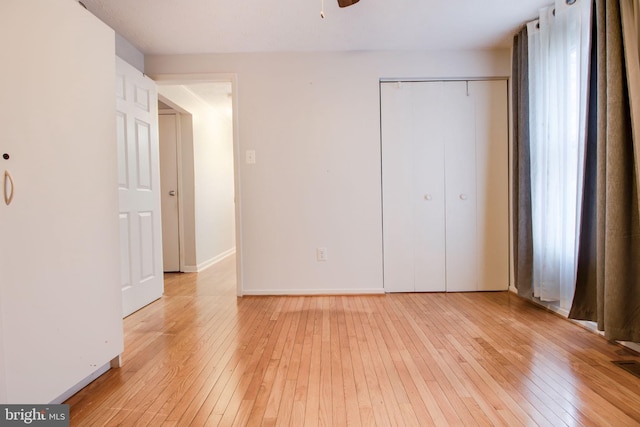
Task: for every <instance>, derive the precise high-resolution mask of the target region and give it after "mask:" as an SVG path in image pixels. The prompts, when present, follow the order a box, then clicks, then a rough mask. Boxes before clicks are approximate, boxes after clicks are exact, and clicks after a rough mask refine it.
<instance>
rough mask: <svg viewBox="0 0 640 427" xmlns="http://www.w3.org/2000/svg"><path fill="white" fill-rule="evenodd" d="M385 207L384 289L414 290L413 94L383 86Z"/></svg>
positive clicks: (387, 84) (393, 85) (390, 84)
mask: <svg viewBox="0 0 640 427" xmlns="http://www.w3.org/2000/svg"><path fill="white" fill-rule="evenodd" d="M380 92H381V93H380V95H381V117H382V123H381V132H382V147H381V149H382V205H383V245H384V248H383V249H384V287H385V291H387V292H411V291H413V290H414V284H413V282H414V272H413V245H412V244H411V242H413V231H414V228H415V225H414V222H413V208H412V194H413V188H412V184H413V156H412V143H411V141H412V138H413V137H412V132H413V129H412V122H413V115H411V114H408V113H407V112H408V111H410V105H411V93H410V91H409V90H402V87H401V86H400V87H398V85H396V84H395V83H382V84H381V85H380Z"/></svg>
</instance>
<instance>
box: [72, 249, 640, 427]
mask: <svg viewBox="0 0 640 427" xmlns="http://www.w3.org/2000/svg"><path fill="white" fill-rule="evenodd" d="M234 262H235V261H234V260H233V258H228V259H226V260H225V261H223V262H222V263H219V264H218V265H216V266H214V267H212V268H210V269H208V270H206V271H205V272H203V273H200V274H168V275H166V284H165V288H166V291H165V296H164V297H163V298H162V299H161V300H159V301H157V302H155V303H153V304H151V305H149V306H147V307H145V308H144V309H142V310H140V311H138V312H136V313H134V314H133V315H131V316H129V317H128V318H126V319H125V321H124V330H125V353H124V355H123V362H124V365H123V367H122V368H120V369H113V370H111V371H109V372H108V373H106V374H105V375H103V376H102V377H100V378H99V379H97V380H96V381H94V382H93V383H92V384H90V385H89V386H88V387H86V388H85V389H84V390H82V391H80V392H79V393H78V394H76V395H75V396H73V397H72V398H71V399H69V400H68V402H67V403H68V404H70V405H71V425H72V426H81V425H97V426H105V425H148V426H204V425H224V426H227V425H292V426H303V425H305V426H307V425H308V426H315V425H323V426H326V425H333V426H346V425H354V426H357V425H362V426H372V425H378V426H387V425H398V426H404V425H415V426H427V425H438V426H445V425H464V426H472V425H504V426H517V425H546V426H559V425H587V426H596V425H597V426H606V425H612V426H625V425H640V379H639V378H637V377H635V376H633V375H631V374H629V373H627V372H626V371H623V370H622V369H621V368H619V367H617V366H615V365H614V364H613V363H611V361H612V360H620V359H626V360H640V357H638V355H637V354H636V353H632V352H630V351H628V350H626V349H624V348H622V347H619V346H617V345H615V344H611V343H609V342H607V341H606V340H605V339H603V338H601V337H599V336H597V335H596V334H594V333H592V332H589V331H587V330H585V329H583V328H581V327H580V326H577V325H575V324H573V323H571V322H569V321H567V320H565V319H562V318H560V317H559V316H557V315H554V314H551V313H549V312H547V311H545V310H543V309H541V308H539V307H537V306H535V305H533V304H531V303H529V302H526V301H523V300H521V299H520V298H518V297H517V296H515V295H513V294H511V293H508V292H495V293H461V294H440V293H436V294H390V295H379V296H313V297H244V298H236V296H235V277H234V274H235V270H234Z"/></svg>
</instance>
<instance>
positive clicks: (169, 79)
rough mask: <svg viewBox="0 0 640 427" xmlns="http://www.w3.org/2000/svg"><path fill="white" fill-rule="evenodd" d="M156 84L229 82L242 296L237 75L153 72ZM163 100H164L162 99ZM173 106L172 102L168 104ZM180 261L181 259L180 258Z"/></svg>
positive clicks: (238, 279) (238, 290) (238, 273)
mask: <svg viewBox="0 0 640 427" xmlns="http://www.w3.org/2000/svg"><path fill="white" fill-rule="evenodd" d="M149 77H150V78H151V79H153V80H154V81H155V82H156V84H157V85H159V86H161V85H189V84H193V83H231V108H232V129H233V178H234V179H233V187H234V202H235V203H234V205H235V240H236V242H235V243H236V295H237V296H239V297H241V296H243V289H244V287H243V275H242V265H243V263H242V261H243V250H242V221H241V219H242V204H241V200H242V198H241V197H240V195H241V189H242V185H241V182H240V139H239V125H238V98H237V96H238V77H237V74H234V73H196V74H153V75H150V76H149ZM163 102H164V101H163ZM168 105H169V106H173V105H172V104H168ZM181 263H182V259H181Z"/></svg>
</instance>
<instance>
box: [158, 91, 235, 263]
mask: <svg viewBox="0 0 640 427" xmlns="http://www.w3.org/2000/svg"><path fill="white" fill-rule="evenodd" d="M158 92H159V93H160V94H161V95H162V96H164V97H166V98H167V99H169V100H170V101H172V102H173V103H175V104H176V105H178V106H179V107H181V108H182V109H184V110H186V111H188V112H189V113H190V114H191V118H192V123H193V135H192V141H193V162H194V164H193V176H194V196H193V197H194V224H195V227H194V232H195V250H196V254H195V261H196V265H187V266H185V270H187V271H196V270H201V269H202V268H204V267H207V266H208V265H210V264H211V263H212V262H215V261H216V260H218V259H219V258H220V257H222V256H224V255H225V254H228V253H230V252H231V251H233V250H234V248H235V216H234V215H235V207H234V202H233V197H234V196H233V194H234V187H233V179H234V177H233V131H232V125H231V116H230V115H229V114H228V108H230V105H216V106H214V107H212V106H210V105H209V104H207V103H205V102H204V101H202V100H201V99H200V98H198V97H197V96H195V95H194V94H193V93H192V92H190V91H189V89H188V88H187V87H185V86H182V85H159V86H158ZM228 103H229V104H230V100H229V101H228ZM184 125H186V123H185V124H184ZM183 160H184V158H183Z"/></svg>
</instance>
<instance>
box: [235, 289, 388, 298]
mask: <svg viewBox="0 0 640 427" xmlns="http://www.w3.org/2000/svg"><path fill="white" fill-rule="evenodd" d="M384 293H385V292H384V289H264V290H247V289H245V290H244V294H245V295H260V296H268V295H295V296H318V295H326V296H335V295H381V294H384Z"/></svg>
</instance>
